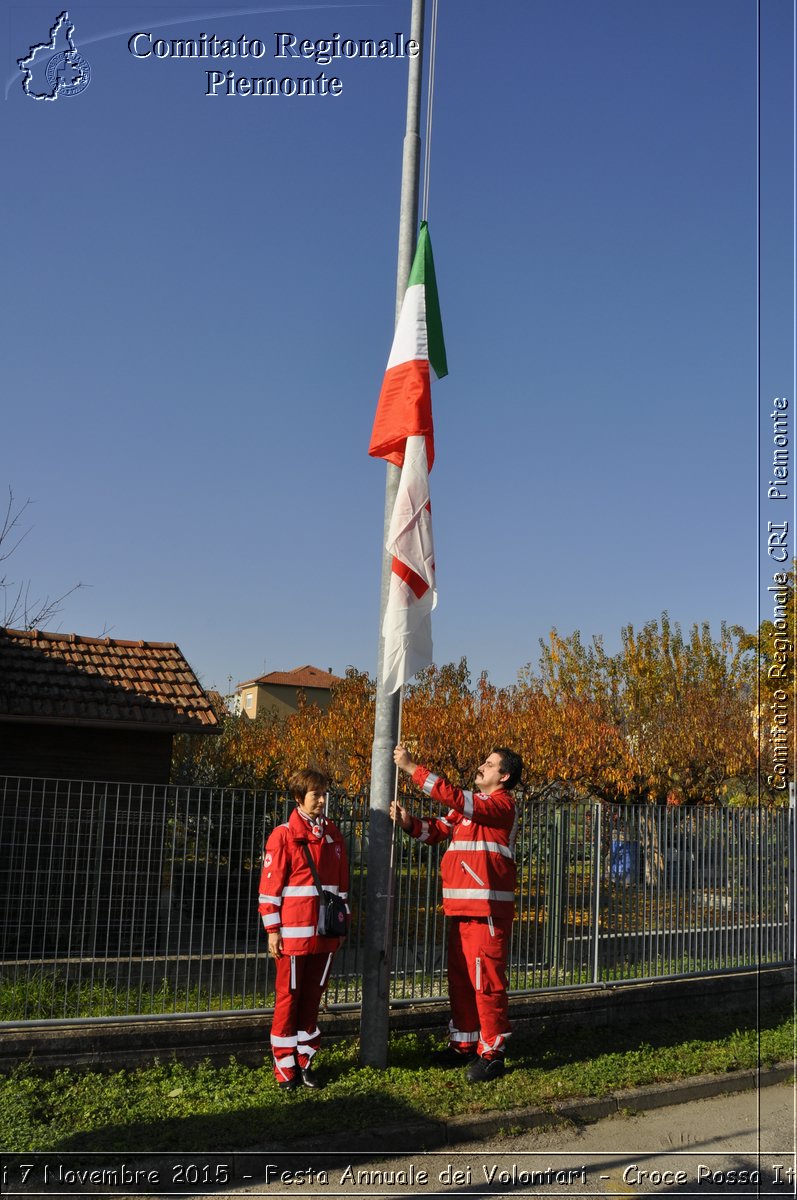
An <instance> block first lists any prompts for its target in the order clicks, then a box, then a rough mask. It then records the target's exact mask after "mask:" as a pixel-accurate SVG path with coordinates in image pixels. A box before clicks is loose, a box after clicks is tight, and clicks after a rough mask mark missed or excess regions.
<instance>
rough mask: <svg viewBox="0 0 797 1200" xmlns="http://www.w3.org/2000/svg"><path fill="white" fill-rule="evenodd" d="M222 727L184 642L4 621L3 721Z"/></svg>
mask: <svg viewBox="0 0 797 1200" xmlns="http://www.w3.org/2000/svg"><path fill="white" fill-rule="evenodd" d="M4 719H6V720H9V719H27V720H34V721H49V722H53V723H56V724H60V723H63V722H69V723H72V722H79V723H81V724H87V725H99V726H106V727H107V726H120V725H126V726H134V727H139V728H140V727H142V726H143V727H146V728H148V729H158V728H160V729H167V730H170V731H171V732H173V733H178V732H181V731H182V732H194V733H197V732H201V731H203V730H204V731H206V732H216V728H217V721H216V716H215V713H214V712H213V709H212V708H211V705H210V701H209V700H208V698H207V696H206V695H205V693H204V691H203V690H202V688H201V686H200V684H199V680H198V679H197V677H196V675H195V674H194V672H193V671H192V670H191V668H190V667H189V665H188V663H187V662H186V660H185V659H184V658H183V655H182V654H181V652H180V649H179V647H178V646H175V645H174V644H173V643H172V642H123V641H118V640H116V639H115V638H90V637H80V636H79V635H78V634H75V633H63V634H62V633H42V632H40V631H39V630H36V629H33V630H30V631H27V630H20V629H3V628H2V627H0V721H3V720H4Z"/></svg>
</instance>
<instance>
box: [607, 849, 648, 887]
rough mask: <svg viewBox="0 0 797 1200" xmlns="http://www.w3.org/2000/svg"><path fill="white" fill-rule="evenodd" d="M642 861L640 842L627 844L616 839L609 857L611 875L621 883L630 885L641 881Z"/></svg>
mask: <svg viewBox="0 0 797 1200" xmlns="http://www.w3.org/2000/svg"><path fill="white" fill-rule="evenodd" d="M641 859H642V855H641V854H640V848H639V842H626V841H625V840H624V839H621V838H616V839H615V840H614V841H613V842H612V849H611V854H610V857H609V875H610V876H611V878H612V879H616V880H618V881H619V882H620V883H630V882H631V881H632V880H636V879H639V868H640V864H641Z"/></svg>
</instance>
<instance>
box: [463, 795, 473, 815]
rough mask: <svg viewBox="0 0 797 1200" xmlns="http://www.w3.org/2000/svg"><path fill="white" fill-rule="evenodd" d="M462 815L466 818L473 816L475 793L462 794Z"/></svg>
mask: <svg viewBox="0 0 797 1200" xmlns="http://www.w3.org/2000/svg"><path fill="white" fill-rule="evenodd" d="M462 814H463V816H465V817H472V816H473V792H463V793H462Z"/></svg>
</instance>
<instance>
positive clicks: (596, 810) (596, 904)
mask: <svg viewBox="0 0 797 1200" xmlns="http://www.w3.org/2000/svg"><path fill="white" fill-rule="evenodd" d="M592 812H593V820H592V863H593V871H594V875H593V884H594V888H595V891H594V898H593V905H592V920H593V926H592V938H593V943H592V944H593V947H594V950H593V965H592V982H593V983H594V984H598V983H600V979H601V875H602V873H603V863H602V861H601V849H602V845H603V838H602V821H603V805H602V804H601V803H600V801H598V802H597V803H596V804H593V806H592Z"/></svg>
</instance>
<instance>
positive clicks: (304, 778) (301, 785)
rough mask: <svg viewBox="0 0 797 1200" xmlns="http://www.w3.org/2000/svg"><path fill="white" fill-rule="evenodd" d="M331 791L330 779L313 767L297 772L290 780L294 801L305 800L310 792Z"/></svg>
mask: <svg viewBox="0 0 797 1200" xmlns="http://www.w3.org/2000/svg"><path fill="white" fill-rule="evenodd" d="M328 790H329V779H328V778H327V776H326V775H325V774H324V773H323V771H316V770H314V769H313V768H312V767H303V768H302V770H301V771H295V772H294V773H293V775H291V777H290V779H289V780H288V791H289V792H290V794H291V795H292V796H293V798H294V800H304V798H305V796H306V795H307V793H308V792H326V791H328Z"/></svg>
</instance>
